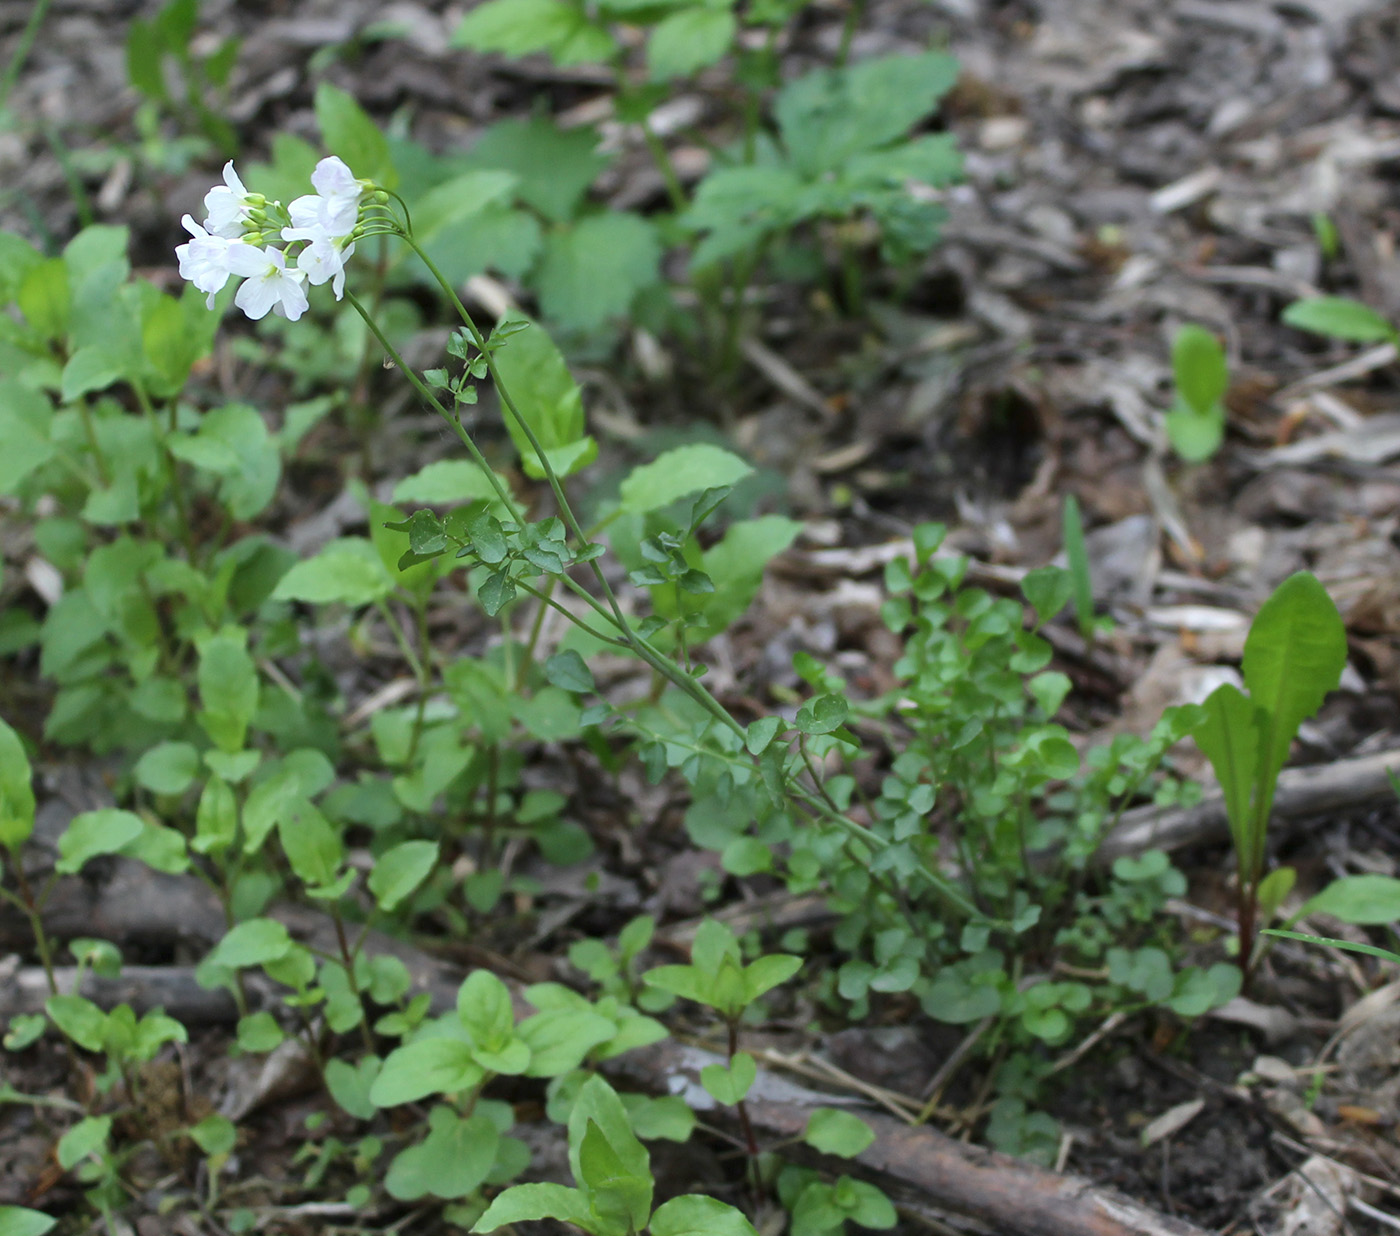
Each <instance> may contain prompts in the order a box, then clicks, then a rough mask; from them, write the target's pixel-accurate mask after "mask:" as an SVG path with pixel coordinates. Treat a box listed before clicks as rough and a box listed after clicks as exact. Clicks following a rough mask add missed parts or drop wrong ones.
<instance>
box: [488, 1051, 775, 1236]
mask: <svg viewBox="0 0 1400 1236" xmlns="http://www.w3.org/2000/svg"><path fill="white" fill-rule="evenodd" d="M569 1169H570V1171H571V1172H572V1174H573V1178H574V1187H573V1188H570V1187H568V1186H567V1185H560V1184H522V1185H514V1186H512V1187H511V1188H509V1189H507V1190H506V1191H505V1192H504V1193H502V1194H500V1195H499V1196H498V1197H497V1198H496V1199H495V1200H494V1201H493V1202H492V1203H491V1205H490V1206H489V1207H488V1208H487V1211H486V1213H485V1214H484V1215H482V1216H481V1218H480V1219H479V1220H478V1221H477V1224H476V1226H475V1227H473V1228H472V1231H473V1232H494V1231H496V1229H497V1228H501V1227H505V1226H506V1225H507V1224H511V1223H526V1222H530V1221H532V1220H537V1219H560V1220H562V1221H563V1222H565V1223H572V1224H573V1225H574V1226H575V1227H580V1228H582V1229H583V1230H584V1231H585V1232H588V1233H590V1234H591V1236H632V1234H633V1233H638V1232H643V1231H647V1232H650V1233H651V1234H652V1236H687V1234H688V1233H696V1232H706V1233H712V1234H713V1236H757V1233H756V1232H755V1231H754V1229H753V1225H752V1224H751V1223H749V1221H748V1220H747V1219H746V1218H744V1216H743V1214H742V1213H741V1212H740V1211H738V1210H736V1209H735V1208H734V1207H733V1206H729V1205H726V1204H725V1203H724V1202H721V1201H718V1200H717V1199H715V1198H712V1197H702V1196H701V1195H700V1194H697V1193H689V1194H686V1195H684V1196H682V1197H675V1198H672V1199H671V1200H670V1201H669V1202H666V1203H664V1204H663V1205H661V1206H658V1207H657V1208H656V1210H654V1211H653V1210H652V1208H651V1203H652V1195H653V1193H654V1192H655V1188H656V1182H655V1179H654V1178H653V1176H652V1173H651V1157H650V1156H649V1155H648V1154H647V1150H646V1147H645V1146H643V1145H642V1143H641V1142H639V1141H638V1140H637V1135H636V1134H635V1133H634V1132H633V1131H632V1125H631V1122H630V1120H629V1119H628V1115H627V1109H626V1108H625V1107H624V1106H623V1103H622V1100H621V1098H620V1097H619V1096H618V1094H617V1092H616V1091H615V1090H613V1088H612V1087H611V1086H609V1085H608V1083H607V1082H605V1081H604V1080H603V1079H602V1078H601V1077H592V1078H590V1079H589V1080H588V1081H587V1082H586V1083H584V1085H583V1088H582V1089H581V1090H580V1091H579V1092H578V1097H577V1098H576V1099H575V1100H574V1106H573V1111H572V1112H570V1114H569Z"/></svg>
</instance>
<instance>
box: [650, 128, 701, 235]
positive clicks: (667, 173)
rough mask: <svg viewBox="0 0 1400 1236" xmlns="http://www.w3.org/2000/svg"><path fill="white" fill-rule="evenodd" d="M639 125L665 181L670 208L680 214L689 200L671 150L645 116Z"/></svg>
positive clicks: (653, 160)
mask: <svg viewBox="0 0 1400 1236" xmlns="http://www.w3.org/2000/svg"><path fill="white" fill-rule="evenodd" d="M640 127H641V130H642V140H643V141H644V142H646V147H647V151H648V152H649V153H650V155H651V158H652V162H653V163H655V164H656V170H657V171H659V172H660V173H661V179H662V180H664V181H665V182H666V196H667V197H669V198H670V199H671V208H672V209H673V210H674V211H675V212H676V213H677V214H681V213H682V212H683V211H684V210H686V208H687V207H689V205H690V200H689V199H688V198H687V197H686V195H685V186H684V185H682V184H681V178H680V175H679V174H678V173H677V171H676V165H675V163H673V162H672V161H671V152H670V151H669V150H667V149H666V143H665V142H663V141H662V140H661V139H660V138H659V137H658V136H657V135H656V132H655V131H654V130H653V129H652V127H651V125H650V124H649V123H648V122H647V120H646V119H645V118H643V119H642V121H641V125H640Z"/></svg>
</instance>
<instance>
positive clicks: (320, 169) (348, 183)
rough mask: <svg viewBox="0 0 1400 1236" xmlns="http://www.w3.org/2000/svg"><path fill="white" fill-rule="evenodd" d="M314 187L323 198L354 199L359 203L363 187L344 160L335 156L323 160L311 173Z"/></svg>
mask: <svg viewBox="0 0 1400 1236" xmlns="http://www.w3.org/2000/svg"><path fill="white" fill-rule="evenodd" d="M311 184H312V187H313V188H314V189H315V190H316V192H317V193H319V194H320V195H321V196H322V197H353V198H354V199H355V200H356V201H359V198H360V193H361V190H362V189H363V186H362V185H361V184H360V182H359V181H358V180H356V179H355V173H354V172H352V171H351V170H350V169H349V168H348V167H347V166H346V165H345V161H344V160H343V159H340V158H338V157H337V156H335V155H331V156H330V157H329V158H326V159H322V160H321V161H320V162H319V163H318V164H316V170H315V171H314V172H312V173H311Z"/></svg>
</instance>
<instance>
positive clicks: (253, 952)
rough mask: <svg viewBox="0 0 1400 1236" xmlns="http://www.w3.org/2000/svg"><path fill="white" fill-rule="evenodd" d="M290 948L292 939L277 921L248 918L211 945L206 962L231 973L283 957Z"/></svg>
mask: <svg viewBox="0 0 1400 1236" xmlns="http://www.w3.org/2000/svg"><path fill="white" fill-rule="evenodd" d="M291 949H292V937H291V935H290V934H289V933H288V931H287V929H286V927H284V926H283V925H282V924H281V923H279V922H278V921H277V920H276V919H271V918H250V919H245V920H244V921H243V922H241V923H237V924H235V925H234V926H233V927H231V928H229V930H228V933H227V934H226V935H225V936H224V938H223V939H222V940H220V941H219V942H218V944H216V945H215V946H214V949H213V951H212V952H211V953H210V954H209V957H208V960H209V961H211V962H213V963H215V964H216V965H219V966H227V967H228V968H229V969H231V970H236V969H239V968H240V967H242V966H261V965H266V964H267V963H268V962H272V961H277V960H279V959H280V958H283V957H285V956H286V955H287V954H288V953H289V952H291Z"/></svg>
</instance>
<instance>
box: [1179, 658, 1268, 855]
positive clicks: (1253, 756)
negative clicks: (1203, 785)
mask: <svg viewBox="0 0 1400 1236" xmlns="http://www.w3.org/2000/svg"><path fill="white" fill-rule="evenodd" d="M1202 708H1203V709H1204V712H1205V717H1204V720H1202V721H1201V723H1200V724H1199V725H1198V726H1197V727H1196V729H1195V730H1194V731H1193V733H1192V737H1193V738H1194V739H1195V740H1196V746H1198V747H1199V748H1200V749H1201V751H1202V752H1204V753H1205V757H1206V759H1208V760H1209V761H1210V764H1211V767H1212V768H1214V769H1215V776H1216V779H1217V780H1218V781H1219V782H1220V791H1221V793H1222V794H1223V795H1224V797H1225V814H1226V817H1227V818H1228V819H1229V821H1230V834H1231V836H1232V837H1233V838H1234V841H1235V847H1236V850H1237V851H1238V853H1239V855H1240V858H1241V860H1242V861H1244V862H1245V863H1246V865H1247V866H1248V869H1249V870H1250V871H1254V870H1255V867H1254V866H1253V863H1254V858H1253V856H1254V855H1255V854H1256V853H1259V852H1261V851H1260V847H1261V846H1262V843H1263V838H1262V837H1257V838H1256V837H1255V835H1254V833H1255V823H1254V811H1253V799H1254V792H1255V782H1256V779H1257V778H1258V776H1259V773H1260V759H1261V743H1262V742H1263V725H1264V718H1263V716H1262V714H1261V711H1260V709H1259V707H1258V705H1256V704H1255V703H1254V701H1253V700H1251V699H1250V698H1249V697H1248V696H1246V695H1245V694H1243V692H1241V691H1240V690H1239V688H1237V687H1235V686H1233V685H1231V684H1230V683H1228V682H1227V683H1222V684H1221V685H1220V686H1218V687H1216V689H1215V690H1214V691H1212V692H1211V693H1210V695H1209V696H1208V697H1207V698H1206V701H1205V703H1204V704H1203V705H1202Z"/></svg>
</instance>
